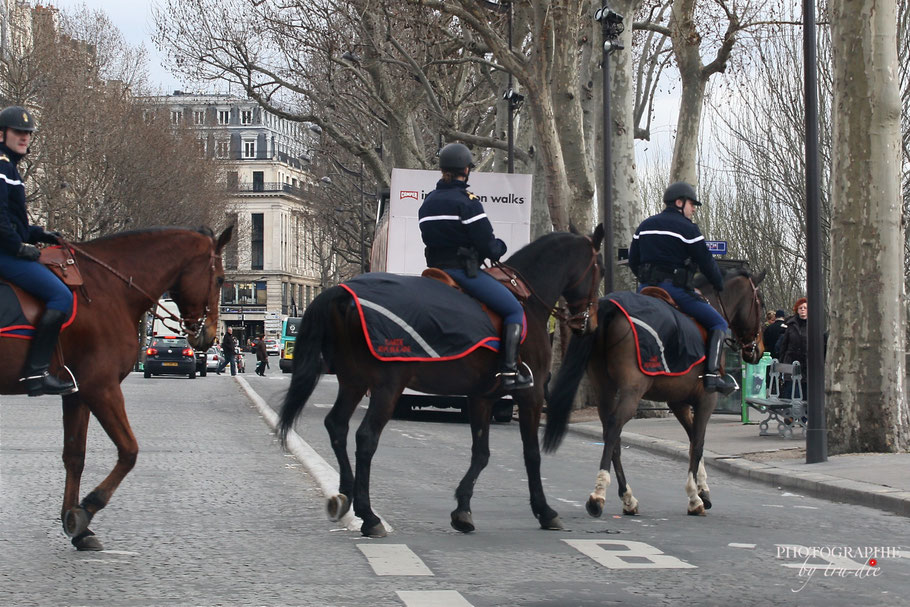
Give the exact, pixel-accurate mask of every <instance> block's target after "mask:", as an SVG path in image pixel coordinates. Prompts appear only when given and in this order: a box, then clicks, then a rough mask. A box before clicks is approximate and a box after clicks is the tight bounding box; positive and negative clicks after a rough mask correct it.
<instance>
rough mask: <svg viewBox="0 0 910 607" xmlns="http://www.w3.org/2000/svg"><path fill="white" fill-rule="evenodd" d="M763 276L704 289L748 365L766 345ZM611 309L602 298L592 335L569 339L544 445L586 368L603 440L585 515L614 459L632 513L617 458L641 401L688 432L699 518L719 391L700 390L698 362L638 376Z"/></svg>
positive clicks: (729, 279)
mask: <svg viewBox="0 0 910 607" xmlns="http://www.w3.org/2000/svg"><path fill="white" fill-rule="evenodd" d="M764 277H765V273H764V272H761V273H760V274H758V275H757V276H752V275H751V274H750V273H749V272H748V271H746V270H742V269H738V270H733V271H731V272H728V273H727V275H726V276H725V277H724V290H723V291H722V292H721V293H720V294H718V293H715V292H714V290H713V289H712V288H711V287H710V285H704V286H703V287H702V290H703V292H704V295H705V296H706V297H707V299H708V301H709V302H710V303H711V305H713V306H714V308H715V309H718V310H719V311H720V312H721V313H722V314H723V316H724V318H726V320H727V322H728V323H729V325H730V329H731V332H732V334H733V339H734V341H735V342H736V343H738V344H739V345H740V347H741V352H742V357H743V360H745V361H746V362H749V363H752V364H754V363H757V362H758V360H759V359H760V358H761V356H762V351H763V349H764V346H763V344H762V341H761V333H762V332H761V328H762V299H761V294H760V293H759V291H758V284H759V283H760V282H761V281H762V279H763V278H764ZM642 297H644V296H642ZM615 311H616V307H615V306H614V305H612V304H610V303H607V302H606V300H601V305H600V309H599V312H598V316H599V328H598V330H597V332H596V333H595V334H594V335H590V336H584V337H573V338H572V340H571V341H570V342H569V347H568V350H567V351H566V356H565V359H564V360H563V364H562V367H560V369H559V373H558V374H557V377H556V379H555V381H554V386H553V387H552V389H551V390H550V394H549V397H548V399H547V426H546V431H545V432H544V439H543V445H544V450H545V451H547V452H551V451H555V450H556V448H557V447H559V444H560V442H561V441H562V438H563V436H564V435H565V432H566V429H567V425H568V420H569V414H570V412H571V409H572V403H573V401H574V400H575V393H576V392H577V390H578V384H579V381H580V380H581V377H582V375H584V373H585V371H586V370H587V372H588V376H589V377H590V378H591V381H592V383H593V384H594V386H595V389H596V390H597V393H598V396H599V400H598V413H599V415H600V420H601V424H602V425H603V440H604V448H603V455H602V456H601V459H600V470H599V472H598V473H597V479H596V482H595V485H594V492H593V493H591V495H590V497H588V501H587V504H586V508H587V511H588V514H590V515H591V516H593V517H599V516H600V515H601V514H602V513H603V507H604V501H605V497H606V490H607V487H609V486H610V462H611V460H612V462H613V467H614V469H615V471H616V482H617V485H618V488H619V497H620V499H621V500H622V503H623V513H624V514H636V513H637V512H638V500H637V499H635V497H634V496H633V495H632V489H631V488H630V487H629V485H628V484H627V483H626V477H625V474H624V472H623V469H622V462H621V461H620V453H621V446H620V434H621V433H622V428H623V426H624V425H625V424H626V422H628V421H629V420H630V419H632V418H633V417H634V416H635V412H636V411H637V409H638V401H639V400H641V399H642V398H645V399H648V400H654V401H660V402H666V403H667V405H668V406H669V407H670V410H671V411H673V414H674V415H675V416H676V418H677V419H678V420H679V422H680V423H681V424H682V426H683V428H685V430H686V434H687V435H688V436H689V475H688V478H687V480H686V494H687V495H688V497H689V507H688V508H689V514H695V515H704V514H705V510H706V509H708V508H710V507H711V500H710V494H709V490H708V482H707V474H706V473H705V467H704V462H703V461H702V451H703V449H704V444H705V429H706V427H707V424H708V418H709V417H711V414H712V413H713V412H714V408H715V407H716V406H717V393H706V392H705V391H704V387H703V381H702V374H703V373H704V362H702V363H700V364H698V365H695V366H694V367H693V368H692V369H691V370H690V371H689V372H688V373H686V374H685V375H678V376H667V375H656V376H655V375H646V374H644V373H642V372H641V370H640V369H639V366H638V357H637V354H636V346H635V339H634V337H633V335H632V331H631V329H630V327H629V322H628V321H627V319H626V318H625V317H624V315H622V314H617V313H615Z"/></svg>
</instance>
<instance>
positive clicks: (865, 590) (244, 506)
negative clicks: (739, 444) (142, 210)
mask: <svg viewBox="0 0 910 607" xmlns="http://www.w3.org/2000/svg"><path fill="white" fill-rule="evenodd" d="M248 368H249V369H251V370H252V368H253V365H248ZM242 377H243V379H244V381H246V382H248V384H249V385H250V387H251V388H252V389H253V390H254V391H255V392H256V393H257V394H259V395H260V396H261V397H262V398H263V399H265V401H266V402H267V403H269V404H270V405H271V406H272V408H274V409H276V410H277V409H278V407H279V406H280V402H281V397H282V396H283V393H284V390H285V389H286V387H287V379H288V376H286V375H282V374H280V373H278V370H277V364H275V365H273V368H272V370H271V372H270V375H269V376H267V377H265V378H259V377H257V376H256V375H255V374H253V373H251V372H250V373H246V374H244V375H243V376H242ZM124 390H125V394H126V400H127V407H128V412H129V415H130V419H131V422H132V425H133V428H134V431H135V433H136V435H137V437H138V439H139V443H140V449H141V450H140V454H139V459H138V463H137V466H136V468H135V469H134V471H133V472H132V473H131V474H130V475H129V476H128V477H127V479H126V480H125V481H124V483H123V485H122V486H121V488H120V490H119V491H118V492H117V493H116V494H115V495H114V498H113V500H112V501H111V503H110V505H109V506H108V508H106V509H105V510H103V511H102V512H101V513H100V514H99V515H98V516H97V517H96V518H95V520H94V521H93V524H92V529H93V530H94V531H95V532H96V533H97V534H98V536H99V538H100V539H101V541H102V542H103V543H104V544H105V547H106V549H107V550H106V551H104V552H100V553H77V552H75V551H74V550H73V549H72V547H71V546H70V544H69V542H68V540H66V538H65V537H64V536H63V533H62V531H61V528H60V522H59V509H60V500H61V497H62V489H63V466H62V463H61V461H60V449H61V435H62V431H61V428H60V409H59V402H58V401H56V399H54V398H52V397H43V398H40V399H28V398H25V397H6V396H4V397H0V474H2V476H0V506H2V517H0V604H3V605H95V606H97V605H111V606H114V605H117V606H119V605H129V606H132V605H206V606H208V605H357V606H360V605H365V604H369V605H377V606H378V605H399V606H400V605H407V606H409V607H418V606H423V605H434V606H441V607H456V606H465V605H475V606H477V607H480V606H494V605H495V606H506V605H528V606H532V605H548V606H550V605H552V606H570V605H577V606H588V605H611V604H623V605H642V606H645V605H648V606H650V605H677V604H693V605H733V604H738V605H796V604H799V605H827V606H831V605H904V604H906V599H905V597H906V596H907V595H908V590H910V548H908V547H910V527H908V525H907V519H905V518H901V517H898V516H894V515H889V514H885V513H882V512H879V511H876V510H871V509H868V508H863V507H859V506H849V505H843V504H834V503H829V502H825V501H822V500H817V499H812V498H808V497H804V496H800V495H796V494H792V493H787V492H784V491H780V490H778V489H776V488H774V487H769V486H764V485H759V484H755V483H752V482H750V481H746V480H743V479H738V478H733V477H727V476H724V475H718V474H714V475H712V476H710V477H709V483H710V486H711V491H712V499H713V502H714V508H713V509H712V510H710V511H709V513H708V516H706V517H690V516H686V513H685V511H686V497H685V493H684V489H683V485H684V483H685V476H686V475H685V469H684V467H683V466H682V464H680V463H679V462H676V461H672V460H669V459H664V458H661V457H658V456H654V455H651V454H648V453H645V452H642V451H638V450H635V449H627V450H626V451H625V452H624V462H625V467H626V472H627V474H628V477H629V483H630V484H631V486H632V487H633V489H634V491H635V495H636V497H637V498H638V499H639V501H640V502H641V506H640V507H641V514H640V515H639V516H635V517H623V516H621V514H620V512H621V509H620V503H619V500H618V499H617V498H616V497H615V492H614V490H613V488H612V487H611V488H610V490H609V494H608V495H609V498H608V501H607V509H606V512H605V514H604V516H603V517H602V518H600V519H592V518H590V517H588V515H587V514H586V513H585V511H584V506H583V503H584V501H585V499H586V498H587V495H588V493H589V492H590V491H591V490H592V489H593V483H594V475H595V473H596V468H597V460H598V459H599V453H600V446H599V445H597V444H595V443H593V442H591V441H590V439H585V438H582V437H580V436H573V435H569V437H567V439H566V441H565V443H564V444H563V447H562V448H561V449H560V451H559V452H558V453H557V454H556V455H554V456H545V457H544V462H543V473H544V477H545V478H544V486H545V488H546V491H547V496H548V499H549V501H550V505H551V506H552V507H554V508H555V509H556V510H557V511H559V512H560V515H561V517H562V520H563V522H564V524H565V525H566V527H567V530H566V531H561V532H554V531H543V530H540V529H539V528H538V526H537V523H536V521H535V520H534V518H533V516H532V515H531V512H530V507H529V505H528V493H527V481H526V477H525V474H524V466H523V463H522V459H521V447H520V437H519V434H518V424H517V423H515V422H513V423H510V424H495V425H494V426H493V428H492V435H491V449H492V455H491V459H490V465H489V466H488V468H487V469H486V470H485V471H484V472H483V474H482V475H481V476H480V479H479V481H478V483H477V486H476V488H475V497H474V501H473V508H472V509H473V516H474V521H475V524H476V525H477V531H476V532H475V533H472V534H469V535H463V534H460V533H458V532H455V531H454V530H452V529H451V527H450V526H449V512H450V511H451V510H452V508H453V507H454V504H455V501H454V497H453V493H454V489H455V486H456V485H457V483H458V481H459V480H460V478H461V476H462V475H463V473H464V472H465V470H466V469H467V466H468V462H469V449H470V430H469V427H468V426H467V425H466V424H464V423H461V421H460V418H459V416H458V414H457V413H455V412H453V411H438V412H436V411H424V412H420V413H417V414H416V415H415V417H414V419H409V420H393V422H392V423H391V424H390V425H389V426H388V427H387V428H386V431H385V432H384V433H383V436H382V440H381V442H380V447H379V450H378V452H377V455H376V457H375V458H374V461H373V476H372V482H371V491H372V499H373V505H374V509H375V510H376V511H377V512H378V513H379V514H380V515H381V516H382V517H383V518H384V519H385V520H386V521H387V522H388V523H389V525H391V527H392V528H393V532H392V533H391V534H390V535H389V536H388V537H386V538H383V539H379V540H370V539H366V538H363V537H361V536H360V535H359V533H357V532H356V531H348V530H346V529H342V528H340V527H339V525H338V524H337V523H332V522H330V521H328V520H327V519H326V517H325V515H324V499H323V496H322V491H321V490H320V488H319V486H318V483H317V482H315V481H316V479H314V478H313V477H312V476H311V475H310V474H309V473H308V472H307V471H306V470H305V469H304V467H303V466H301V465H300V464H299V463H298V462H297V461H296V460H295V459H294V458H292V457H290V456H289V454H287V453H286V452H285V451H283V450H282V448H281V447H280V445H279V444H278V443H277V441H276V439H275V437H274V436H273V434H272V433H271V431H270V429H269V428H268V426H267V425H266V423H265V422H264V420H263V419H262V418H261V416H260V415H259V414H258V411H257V410H256V409H255V408H254V407H252V406H251V404H250V401H249V399H248V398H247V396H246V394H245V393H244V392H243V391H242V390H241V387H240V385H239V383H238V382H237V381H235V380H233V379H231V378H230V376H229V375H222V376H215V375H210V376H208V377H206V378H198V379H196V380H188V379H184V378H165V377H160V378H152V379H149V380H146V379H143V378H142V376H141V375H139V374H133V375H132V376H130V377H129V378H128V379H127V380H126V381H125V382H124ZM334 390H335V385H334V380H333V378H326V379H325V380H324V381H323V382H322V383H321V384H320V386H319V387H318V388H317V391H316V393H315V394H314V397H313V399H312V400H311V402H310V403H308V404H307V407H306V408H305V409H304V413H303V414H302V416H301V418H300V421H299V423H298V425H297V431H298V433H299V434H300V435H301V436H302V437H303V439H304V440H305V441H306V442H307V443H308V444H309V445H310V446H312V448H313V449H314V450H315V451H316V452H317V453H318V454H320V455H321V456H322V457H323V458H325V460H326V461H327V462H328V463H329V464H330V465H332V466H333V467H334V466H335V462H334V456H333V455H332V454H331V451H330V449H329V445H328V439H327V436H326V433H325V430H324V428H323V426H322V417H323V416H324V415H325V413H326V411H327V407H328V406H329V405H330V403H331V402H332V401H333V399H334ZM362 413H363V410H362V409H361V410H359V411H358V413H357V414H356V418H355V420H354V422H353V424H352V430H351V432H352V435H351V443H353V432H354V430H355V429H356V424H357V422H358V420H359V417H360V416H361V415H362ZM349 450H350V452H351V453H353V445H352V444H351V446H350V449H349ZM114 458H115V453H114V449H113V448H112V446H111V444H110V443H109V441H108V440H107V438H106V437H105V436H104V434H103V432H102V431H101V429H100V427H99V426H98V425H97V424H96V423H94V422H93V424H92V427H91V429H90V436H89V453H88V456H87V460H86V470H85V475H84V482H83V491H82V493H83V495H84V494H85V493H86V492H87V491H88V490H90V489H91V488H92V487H93V486H94V485H95V484H97V482H99V481H100V479H101V478H102V477H103V475H105V474H106V473H107V472H108V470H109V468H110V467H111V466H113V463H114ZM788 545H789V546H795V547H792V548H789V549H788V548H786V547H785V546H788ZM876 549H877V550H878V552H877V553H873V552H872V551H874V550H876ZM832 555H833V556H832ZM847 556H849V557H851V558H846V557H847ZM868 556H875V557H876V563H875V565H874V566H870V564H869V561H868V558H867V557H868ZM822 557H826V558H822Z"/></svg>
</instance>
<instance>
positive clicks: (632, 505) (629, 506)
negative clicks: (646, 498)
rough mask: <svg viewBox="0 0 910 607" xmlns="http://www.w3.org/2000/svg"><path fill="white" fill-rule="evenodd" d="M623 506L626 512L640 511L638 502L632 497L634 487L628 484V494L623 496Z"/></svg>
mask: <svg viewBox="0 0 910 607" xmlns="http://www.w3.org/2000/svg"><path fill="white" fill-rule="evenodd" d="M622 506H623V508H622V509H623V511H624V512H634V511H635V510H637V509H638V500H637V499H635V496H634V495H632V487H630V486H629V483H626V492H625V493H623V494H622Z"/></svg>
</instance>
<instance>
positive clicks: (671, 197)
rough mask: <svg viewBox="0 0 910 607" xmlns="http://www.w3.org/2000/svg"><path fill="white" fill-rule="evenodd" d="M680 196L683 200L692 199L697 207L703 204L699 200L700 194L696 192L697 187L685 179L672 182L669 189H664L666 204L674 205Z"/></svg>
mask: <svg viewBox="0 0 910 607" xmlns="http://www.w3.org/2000/svg"><path fill="white" fill-rule="evenodd" d="M680 198H682V199H683V200H691V201H692V204H694V205H695V206H697V207H700V206H701V203H700V202H699V201H698V196H697V195H696V194H695V188H693V187H692V186H690V185H689V184H688V183H686V182H685V181H677V182H676V183H671V184H670V185H669V186H668V187H667V189H666V190H664V204H666V205H672V204H673V203H674V202H676V201H677V200H679V199H680Z"/></svg>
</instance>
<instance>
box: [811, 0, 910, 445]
mask: <svg viewBox="0 0 910 607" xmlns="http://www.w3.org/2000/svg"><path fill="white" fill-rule="evenodd" d="M831 10H832V18H831V23H832V38H833V47H834V127H833V137H832V139H833V141H834V158H833V165H832V183H833V193H832V208H833V212H832V221H831V243H832V246H831V290H830V292H831V301H830V310H831V320H832V322H831V335H830V341H829V344H828V352H829V371H828V378H827V379H828V383H827V395H828V403H827V412H828V445H829V451H830V452H831V453H845V452H852V451H858V452H867V451H878V452H894V451H902V450H906V449H907V448H908V447H910V412H908V407H907V400H906V397H905V395H904V389H905V388H904V384H905V381H906V379H905V371H906V368H905V367H906V361H905V360H904V351H905V348H904V339H905V337H904V336H905V326H904V323H905V319H906V316H905V311H904V309H903V306H904V293H903V284H904V282H903V245H902V243H903V229H902V226H901V190H900V183H901V180H900V175H901V172H900V170H901V164H900V145H901V140H900V133H901V125H900V101H899V95H898V84H897V79H896V78H897V73H898V63H897V53H896V49H897V44H896V36H897V33H896V22H897V17H896V2H895V0H833V2H832V4H831ZM809 305H810V306H813V302H809ZM820 308H821V306H819V305H815V309H816V310H818V309H820ZM811 310H812V307H810V317H811V314H812V312H811ZM810 322H811V321H810Z"/></svg>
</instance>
